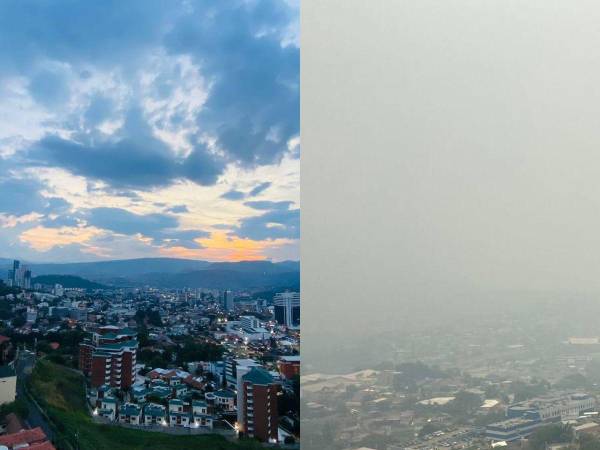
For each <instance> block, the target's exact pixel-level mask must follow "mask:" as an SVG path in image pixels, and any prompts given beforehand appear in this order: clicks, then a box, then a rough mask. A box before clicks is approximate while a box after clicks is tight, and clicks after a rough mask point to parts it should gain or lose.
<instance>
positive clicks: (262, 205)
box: [244, 200, 293, 211]
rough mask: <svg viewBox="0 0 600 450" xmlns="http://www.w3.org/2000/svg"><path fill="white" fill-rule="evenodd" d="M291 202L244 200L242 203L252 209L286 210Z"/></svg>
mask: <svg viewBox="0 0 600 450" xmlns="http://www.w3.org/2000/svg"><path fill="white" fill-rule="evenodd" d="M292 203H293V202H287V201H283V202H270V201H266V200H265V201H253V202H245V203H244V205H246V206H249V207H250V208H254V209H261V210H278V211H281V210H287V209H290V206H291V205H292Z"/></svg>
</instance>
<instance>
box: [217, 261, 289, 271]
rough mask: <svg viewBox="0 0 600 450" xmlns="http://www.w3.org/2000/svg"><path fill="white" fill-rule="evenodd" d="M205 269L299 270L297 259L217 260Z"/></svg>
mask: <svg viewBox="0 0 600 450" xmlns="http://www.w3.org/2000/svg"><path fill="white" fill-rule="evenodd" d="M206 269H207V270H233V271H236V272H244V273H259V272H260V273H265V274H267V273H268V274H273V273H285V272H297V271H299V270H300V263H299V262H298V261H284V262H280V263H273V262H271V261H240V262H219V263H212V264H210V265H209V266H208V267H206Z"/></svg>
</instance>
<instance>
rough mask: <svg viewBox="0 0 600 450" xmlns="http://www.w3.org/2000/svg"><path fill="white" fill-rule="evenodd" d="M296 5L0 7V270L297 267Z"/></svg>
mask: <svg viewBox="0 0 600 450" xmlns="http://www.w3.org/2000/svg"><path fill="white" fill-rule="evenodd" d="M298 6H299V5H298V4H297V3H296V2H281V1H260V2H257V1H243V0H239V1H232V2H220V1H202V0H198V1H179V2H177V1H173V2H160V1H127V2H118V1H115V2H92V3H89V2H86V3H82V2H72V3H69V2H63V3H61V4H60V5H55V4H52V3H41V2H23V1H5V2H1V3H0V257H8V258H13V257H16V258H22V259H26V260H31V261H89V260H99V259H108V258H111V259H112V258H114V259H123V258H134V257H156V256H168V257H183V258H193V259H205V260H213V261H225V260H253V259H273V260H286V259H298V257H299V255H298V240H299V213H300V210H299V151H300V150H299V149H300V138H299V42H298V41H299V24H298Z"/></svg>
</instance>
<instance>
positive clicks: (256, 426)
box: [238, 367, 279, 442]
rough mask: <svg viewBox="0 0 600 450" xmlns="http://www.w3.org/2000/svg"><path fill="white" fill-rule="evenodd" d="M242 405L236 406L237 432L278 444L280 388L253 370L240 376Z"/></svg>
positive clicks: (257, 369)
mask: <svg viewBox="0 0 600 450" xmlns="http://www.w3.org/2000/svg"><path fill="white" fill-rule="evenodd" d="M241 390H242V393H241V394H242V395H241V402H239V403H241V404H238V411H239V415H238V420H239V423H238V425H239V427H240V432H243V433H245V435H246V436H248V437H255V438H257V439H259V440H260V441H263V442H277V434H278V433H277V428H278V425H279V415H278V412H277V393H278V392H279V384H277V383H275V381H274V380H273V377H272V376H271V374H270V373H269V372H267V370H265V369H264V368H262V367H253V368H252V369H251V370H250V372H248V373H247V374H246V375H244V376H242V386H241Z"/></svg>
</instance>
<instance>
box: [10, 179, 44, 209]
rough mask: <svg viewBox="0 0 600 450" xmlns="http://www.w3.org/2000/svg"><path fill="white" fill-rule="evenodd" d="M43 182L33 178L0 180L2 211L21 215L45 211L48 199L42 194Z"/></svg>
mask: <svg viewBox="0 0 600 450" xmlns="http://www.w3.org/2000/svg"><path fill="white" fill-rule="evenodd" d="M42 187H43V186H42V184H41V183H40V182H39V181H37V180H33V179H16V178H12V179H5V180H0V193H2V195H0V213H4V214H8V215H15V216H21V215H24V214H29V213H32V212H39V213H41V212H43V210H44V209H45V208H46V206H47V200H46V199H45V198H44V197H43V196H42V195H41V194H40V190H41V189H42Z"/></svg>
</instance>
